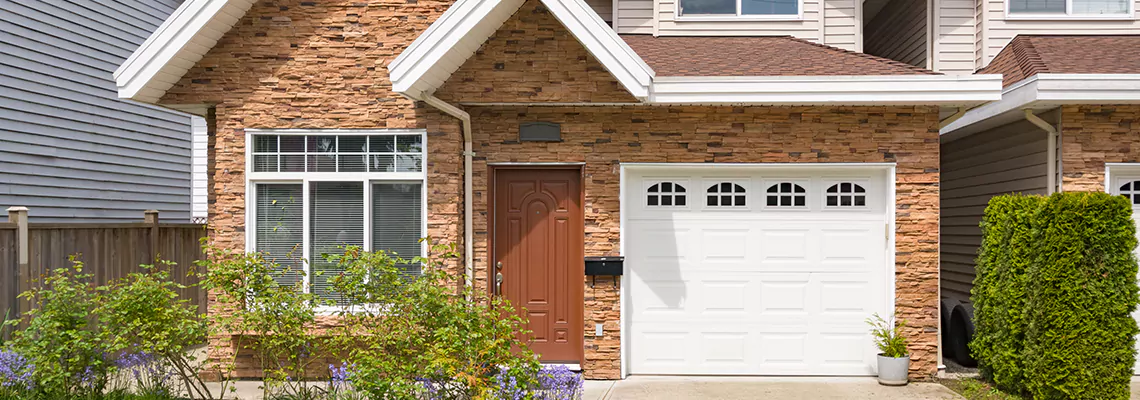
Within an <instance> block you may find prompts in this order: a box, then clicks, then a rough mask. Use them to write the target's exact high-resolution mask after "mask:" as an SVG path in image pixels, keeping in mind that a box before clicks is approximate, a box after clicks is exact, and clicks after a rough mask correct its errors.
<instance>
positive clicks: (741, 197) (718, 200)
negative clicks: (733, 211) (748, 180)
mask: <svg viewBox="0 0 1140 400" xmlns="http://www.w3.org/2000/svg"><path fill="white" fill-rule="evenodd" d="M746 197H747V196H745V194H744V186H740V185H737V184H735V183H732V182H721V183H718V184H715V185H712V186H709V190H708V203H707V204H708V206H709V207H744V206H745V200H746Z"/></svg>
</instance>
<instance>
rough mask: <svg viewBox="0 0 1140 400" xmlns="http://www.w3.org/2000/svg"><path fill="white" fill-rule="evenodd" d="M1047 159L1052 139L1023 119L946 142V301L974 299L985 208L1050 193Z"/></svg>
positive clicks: (943, 194)
mask: <svg viewBox="0 0 1140 400" xmlns="http://www.w3.org/2000/svg"><path fill="white" fill-rule="evenodd" d="M1047 160H1048V137H1047V135H1046V134H1045V132H1044V131H1042V130H1041V129H1040V128H1038V127H1036V126H1034V125H1033V124H1031V123H1029V122H1027V121H1024V120H1023V121H1018V122H1014V123H1011V124H1008V125H1004V126H1001V127H998V128H994V129H991V130H988V131H984V132H981V133H977V134H974V135H971V136H968V137H965V138H962V139H959V140H955V141H952V142H949V143H943V144H942V162H941V164H942V165H941V176H942V185H941V208H942V214H941V215H942V218H941V229H940V232H941V260H942V264H941V272H942V273H941V276H942V282H941V283H942V296H943V297H950V298H954V299H957V300H959V301H968V300H969V298H970V288H971V287H973V282H974V259H975V258H976V257H977V253H978V246H980V245H981V243H982V231H981V228H980V227H979V226H978V224H979V223H981V221H982V213H983V212H984V211H985V208H986V204H987V203H988V202H989V200H990V198H992V197H994V196H996V195H1000V194H1006V193H1025V194H1046V193H1047V191H1048V190H1047V187H1048V177H1047V176H1048V166H1047Z"/></svg>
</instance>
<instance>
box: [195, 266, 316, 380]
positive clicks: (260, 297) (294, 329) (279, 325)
mask: <svg viewBox="0 0 1140 400" xmlns="http://www.w3.org/2000/svg"><path fill="white" fill-rule="evenodd" d="M206 253H207V254H209V256H208V257H207V259H206V260H202V261H199V266H200V267H202V268H203V269H204V270H205V271H206V272H205V274H204V276H203V277H202V283H201V285H202V288H203V289H205V290H208V291H210V292H212V293H214V294H215V295H216V296H217V302H218V303H220V304H224V305H225V306H226V307H229V310H227V311H225V312H215V313H211V314H210V315H209V318H208V320H209V323H210V328H211V329H212V330H213V333H214V334H216V335H224V336H231V337H232V338H233V341H234V343H235V344H236V347H237V350H239V351H241V350H245V351H251V352H253V354H254V357H255V359H256V360H257V361H258V362H259V363H260V364H261V371H262V374H263V379H264V381H265V384H264V385H262V391H263V392H262V395H263V397H265V398H273V397H287V398H309V397H311V396H310V395H311V393H312V392H313V391H314V390H315V388H314V387H313V386H312V385H311V384H310V382H309V381H307V380H306V379H305V378H306V377H307V375H308V374H307V372H308V371H309V370H310V369H311V367H313V366H315V362H316V361H317V360H319V359H320V353H319V349H318V342H320V341H321V340H320V339H321V335H322V332H320V331H318V330H317V329H315V328H316V321H317V310H318V308H320V307H322V306H328V305H331V303H330V302H327V301H325V300H323V299H321V298H320V297H319V296H317V295H315V294H313V293H305V292H304V291H303V290H302V289H303V287H302V283H301V282H298V283H297V284H294V285H280V284H278V282H277V281H276V280H275V279H274V277H276V276H280V275H281V274H283V273H285V274H287V273H290V272H291V271H286V270H284V269H283V267H282V266H280V265H279V264H276V263H273V262H270V261H267V260H266V259H265V258H264V257H263V255H262V254H260V253H244V252H232V251H229V250H218V249H212V248H208V249H207V250H206ZM317 278H319V277H314V279H317ZM231 355H232V356H233V357H237V352H236V351H235V352H232V354H231ZM231 361H232V360H231ZM217 367H219V368H221V369H222V370H219V371H215V372H218V373H221V374H222V375H223V376H227V375H228V373H229V372H231V370H232V368H233V362H228V363H221V365H218V366H217Z"/></svg>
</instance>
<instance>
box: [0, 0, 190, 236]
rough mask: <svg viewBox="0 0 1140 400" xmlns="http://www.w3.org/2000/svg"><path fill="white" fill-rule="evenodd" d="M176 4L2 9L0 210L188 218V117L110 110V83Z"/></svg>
mask: <svg viewBox="0 0 1140 400" xmlns="http://www.w3.org/2000/svg"><path fill="white" fill-rule="evenodd" d="M179 3H180V1H178V0H67V1H63V0H48V1H0V166H2V167H0V208H7V207H10V206H26V207H28V208H29V213H28V215H29V217H30V219H31V220H32V221H34V222H128V221H141V220H142V215H143V214H142V212H143V211H144V210H148V209H156V210H158V211H159V212H160V217H161V218H162V219H163V220H166V221H189V220H190V209H191V145H192V142H191V134H190V120H191V118H190V116H189V115H187V114H183V113H178V112H174V111H169V110H165V109H161V108H158V107H154V106H150V105H145V104H141V103H134V102H130V101H126V100H120V99H118V96H117V92H116V88H115V82H114V79H113V77H112V74H113V72H114V71H115V69H116V68H118V66H119V64H121V63H122V62H123V60H125V59H126V58H127V57H128V56H130V55H131V52H133V51H134V50H135V48H136V47H138V45H140V44H142V42H143V41H145V40H146V38H147V36H148V35H150V33H151V32H152V31H153V30H154V29H156V28H158V26H159V25H161V24H162V21H163V20H164V19H165V18H166V17H167V16H168V15H170V13H172V12H173V11H174V9H175V8H177V7H178V5H179Z"/></svg>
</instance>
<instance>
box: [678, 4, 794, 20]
mask: <svg viewBox="0 0 1140 400" xmlns="http://www.w3.org/2000/svg"><path fill="white" fill-rule="evenodd" d="M800 2H801V0H681V2H680V4H681V7H680V8H681V12H680V14H681V15H683V16H717V17H721V16H748V17H796V16H799V14H800V8H801V4H800Z"/></svg>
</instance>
